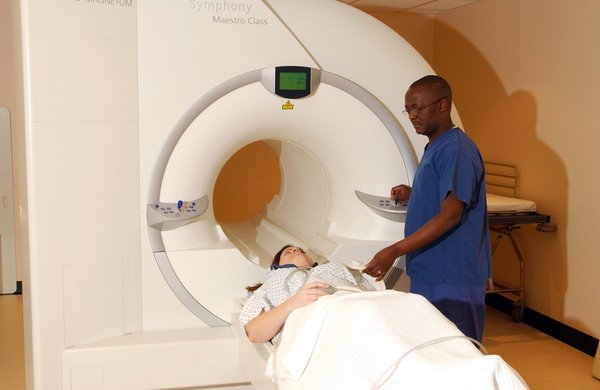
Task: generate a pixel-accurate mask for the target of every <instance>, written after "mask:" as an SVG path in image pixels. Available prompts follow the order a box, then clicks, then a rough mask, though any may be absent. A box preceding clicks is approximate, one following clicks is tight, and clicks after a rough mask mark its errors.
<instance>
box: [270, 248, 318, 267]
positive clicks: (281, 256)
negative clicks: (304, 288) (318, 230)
mask: <svg viewBox="0 0 600 390" xmlns="http://www.w3.org/2000/svg"><path fill="white" fill-rule="evenodd" d="M286 264H294V265H295V266H297V267H312V266H314V262H313V260H312V259H311V258H310V257H309V256H308V255H307V254H306V252H305V251H304V249H302V248H299V247H297V246H294V245H285V246H284V247H283V248H281V249H280V250H279V252H277V253H276V254H275V256H274V257H273V263H272V265H276V266H281V265H286Z"/></svg>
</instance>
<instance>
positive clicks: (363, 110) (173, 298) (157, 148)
mask: <svg viewBox="0 0 600 390" xmlns="http://www.w3.org/2000/svg"><path fill="white" fill-rule="evenodd" d="M20 19H21V26H22V41H23V58H24V68H23V69H24V79H25V80H24V81H25V102H26V107H25V110H26V147H25V150H24V151H23V153H24V154H25V161H26V167H25V168H24V170H25V172H24V173H25V174H26V175H27V199H22V200H21V201H20V204H19V207H20V210H21V213H20V221H21V226H26V231H27V237H28V247H27V251H28V253H29V261H28V264H27V266H26V270H25V273H26V279H27V280H26V281H25V283H24V292H25V322H26V338H27V341H26V345H27V348H26V349H27V353H26V355H27V368H28V370H27V380H28V388H31V389H59V388H62V389H72V390H78V389H134V388H135V389H166V388H176V387H191V386H207V387H210V386H216V385H225V384H236V383H237V384H239V383H244V382H247V381H248V380H249V379H248V377H247V376H246V375H245V374H244V373H243V371H242V370H240V365H244V364H245V363H244V361H239V360H240V358H239V352H238V343H237V338H236V336H235V333H234V331H233V330H232V329H231V328H232V327H231V321H232V316H233V315H235V313H236V312H237V311H239V306H238V303H237V302H238V300H239V298H241V297H243V295H244V286H246V285H248V284H253V283H255V282H257V281H259V280H262V279H263V278H264V277H265V266H266V265H268V264H269V263H270V258H271V257H272V255H273V254H274V253H275V252H276V251H277V250H278V249H279V248H280V247H281V246H283V245H284V244H287V243H292V244H296V245H301V246H303V247H304V248H306V249H307V250H308V252H309V253H310V254H311V255H312V256H313V257H314V258H315V259H316V260H317V261H319V262H322V261H336V262H342V263H354V264H356V263H359V264H360V263H365V262H367V261H369V260H370V259H371V257H372V255H373V254H374V253H375V252H376V251H378V250H379V249H381V248H383V247H385V246H387V245H389V244H390V243H392V242H395V241H397V240H398V239H399V238H401V237H402V235H403V228H404V225H403V223H402V222H403V218H404V211H405V210H404V209H403V206H397V205H395V204H390V203H389V201H388V200H387V199H386V198H385V195H387V194H388V191H389V188H391V187H392V186H393V185H395V184H398V183H410V182H411V180H412V177H413V174H414V171H415V169H416V165H417V161H418V159H419V157H420V155H421V153H422V150H423V148H424V145H425V143H426V138H425V137H420V136H417V135H416V133H415V132H414V129H413V128H412V125H411V124H410V122H409V121H408V119H407V118H405V117H403V115H402V114H401V111H402V109H403V107H404V92H405V91H406V89H407V88H408V86H409V85H410V83H412V81H414V80H416V79H418V78H420V77H422V76H424V75H426V74H431V73H432V69H431V68H430V66H429V65H428V64H427V63H426V61H425V60H424V59H423V58H422V57H421V56H420V55H419V54H418V53H417V51H416V50H415V49H414V48H412V47H411V46H410V45H409V44H408V43H407V42H405V41H404V40H403V39H402V38H401V37H400V36H398V35H397V34H396V33H394V32H393V31H392V30H390V29H389V28H387V27H386V26H384V25H383V24H382V23H380V22H378V21H376V20H375V19H373V18H372V17H370V16H369V15H366V14H364V13H362V12H360V11H359V10H357V9H355V8H352V7H350V6H347V5H346V4H343V3H340V2H337V1H332V0H303V1H297V0H262V1H261V0H214V1H201V0H141V1H135V0H53V1H47V0H22V1H21V8H20ZM454 116H455V117H456V115H455V113H454ZM254 146H256V148H253V149H252V150H254V151H255V152H252V153H250V154H248V153H247V152H246V151H247V150H248V147H254ZM236 156H237V157H239V156H242V157H244V158H246V159H247V160H250V161H252V162H253V163H252V164H250V165H248V164H246V165H245V166H241V167H239V166H238V171H237V172H236V170H235V169H234V170H233V173H232V172H231V171H227V172H226V171H225V169H224V167H225V166H226V165H227V164H228V161H230V160H231V159H234V158H236ZM259 161H266V162H267V163H266V164H267V165H268V168H269V169H267V170H265V169H262V168H260V169H259V168H254V163H256V164H257V165H256V166H260V165H258V162H259ZM269 161H271V163H269ZM273 161H274V163H273ZM269 164H270V165H269ZM267 171H269V172H275V173H274V174H267V173H265V172H267ZM248 176H250V178H251V182H254V183H257V184H256V185H254V186H252V187H251V188H250V189H248V188H245V187H243V186H237V185H236V184H237V183H242V182H243V180H242V179H247V178H248ZM221 182H226V183H229V184H228V185H229V187H226V190H225V192H226V193H228V194H231V193H235V196H234V197H232V198H227V200H223V199H219V198H218V197H217V196H216V194H217V193H218V191H217V190H216V188H217V186H218V183H221ZM265 183H266V184H265ZM269 183H277V189H276V191H274V192H273V193H272V194H270V195H269V196H268V197H267V200H262V201H258V203H257V201H256V200H253V198H254V197H255V196H254V195H255V194H254V191H256V190H259V189H261V188H262V187H264V186H267V185H268V184H269ZM232 199H233V200H232ZM261 202H262V203H261ZM248 203H253V204H255V206H256V207H255V208H254V210H253V211H252V212H251V213H242V212H237V211H236V210H239V209H241V208H243V207H242V206H245V205H247V204H248ZM219 205H220V206H219ZM223 213H230V214H231V213H233V215H234V217H233V218H232V217H231V216H230V215H228V216H227V217H225V216H224V214H223ZM400 269H401V266H400V265H398V266H397V267H396V268H395V269H394V271H393V272H391V273H390V274H389V275H388V277H387V280H386V283H387V285H388V287H392V286H394V284H395V283H396V282H397V280H398V278H399V276H400V273H401V272H399V270H400Z"/></svg>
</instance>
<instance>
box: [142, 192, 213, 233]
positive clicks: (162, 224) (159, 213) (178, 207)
mask: <svg viewBox="0 0 600 390" xmlns="http://www.w3.org/2000/svg"><path fill="white" fill-rule="evenodd" d="M207 208H208V197H207V196H206V195H205V196H203V197H202V198H200V199H196V200H191V201H185V200H178V201H177V202H176V203H167V202H157V203H152V204H149V205H148V226H151V227H153V228H157V229H159V230H173V229H176V228H178V227H181V226H185V225H187V224H189V223H192V222H194V221H195V220H196V219H198V218H199V217H200V216H202V214H204V212H205V211H206V209H207Z"/></svg>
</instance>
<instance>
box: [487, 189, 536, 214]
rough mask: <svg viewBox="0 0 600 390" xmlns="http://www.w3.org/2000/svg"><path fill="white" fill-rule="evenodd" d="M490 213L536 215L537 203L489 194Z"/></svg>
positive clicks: (488, 206)
mask: <svg viewBox="0 0 600 390" xmlns="http://www.w3.org/2000/svg"><path fill="white" fill-rule="evenodd" d="M487 208H488V213H534V212H535V211H536V203H535V202H534V201H532V200H526V199H519V198H512V197H508V196H502V195H497V194H490V193H488V194H487Z"/></svg>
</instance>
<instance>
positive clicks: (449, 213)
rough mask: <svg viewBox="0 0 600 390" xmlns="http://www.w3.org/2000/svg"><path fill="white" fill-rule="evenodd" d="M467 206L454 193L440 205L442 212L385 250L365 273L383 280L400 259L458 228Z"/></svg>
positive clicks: (376, 255) (370, 263)
mask: <svg viewBox="0 0 600 390" xmlns="http://www.w3.org/2000/svg"><path fill="white" fill-rule="evenodd" d="M464 208H465V205H464V203H463V202H461V201H460V200H459V199H458V198H457V197H456V196H455V195H454V194H453V193H452V192H450V193H448V196H446V198H445V199H444V200H443V201H442V202H441V203H440V212H439V213H438V214H437V215H436V216H434V217H433V218H431V219H430V220H429V221H427V223H425V224H424V225H423V226H421V227H420V228H419V229H418V230H417V231H415V232H414V233H413V234H411V235H410V236H408V237H406V238H405V239H403V240H401V241H398V242H396V243H394V244H392V245H390V246H388V247H386V248H383V249H382V250H380V251H379V252H377V253H376V254H375V256H373V259H372V260H371V261H370V262H369V263H368V264H367V266H366V267H365V268H364V269H363V272H364V273H366V274H368V275H371V276H373V277H374V278H375V279H376V280H378V281H379V280H381V279H383V277H384V276H385V274H386V272H387V271H388V270H389V269H390V267H391V266H392V265H393V264H394V260H396V259H397V258H398V257H400V256H402V255H404V254H406V253H409V252H413V251H415V250H417V249H420V248H423V247H424V246H426V245H429V244H431V243H432V242H434V241H435V240H437V239H438V238H440V237H441V236H442V235H444V234H445V233H446V232H447V231H448V230H450V229H452V228H453V227H454V226H456V225H457V224H458V223H459V222H460V220H461V217H462V213H463V210H464Z"/></svg>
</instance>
